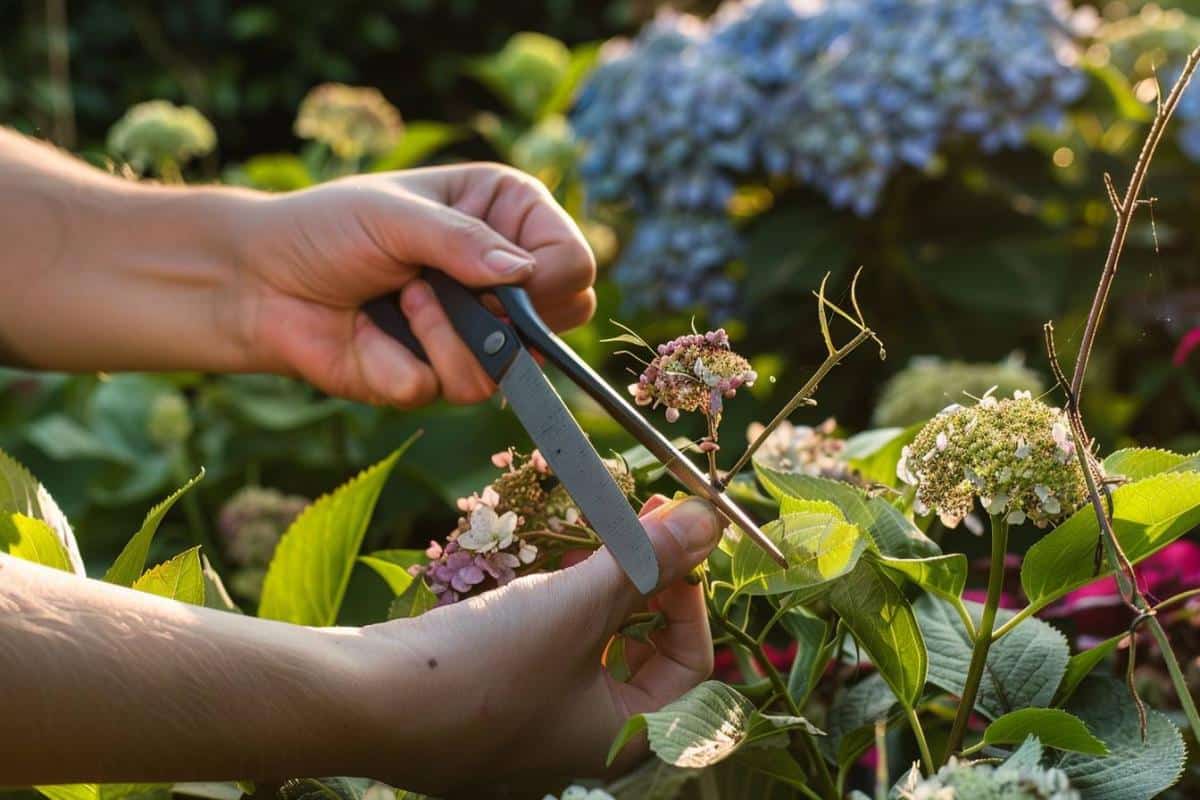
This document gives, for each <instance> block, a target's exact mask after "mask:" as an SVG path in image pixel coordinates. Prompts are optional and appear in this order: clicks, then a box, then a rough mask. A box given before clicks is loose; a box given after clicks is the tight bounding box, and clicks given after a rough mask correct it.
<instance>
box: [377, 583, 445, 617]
mask: <svg viewBox="0 0 1200 800" xmlns="http://www.w3.org/2000/svg"><path fill="white" fill-rule="evenodd" d="M437 600H438V599H437V595H436V594H434V593H433V590H432V589H430V588H429V587H428V586H427V585H426V584H425V581H423V580H421V581H416V580H414V581H412V582H411V583H409V584H408V588H407V589H405V590H404V591H403V592H401V593H400V594H398V595H396V599H395V600H393V601H392V605H391V606H390V607H389V608H388V619H408V618H409V617H419V616H421V615H422V614H424V613H425V612H426V611H428V610H429V609H431V608H435V607H436V606H437Z"/></svg>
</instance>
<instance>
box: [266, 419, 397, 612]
mask: <svg viewBox="0 0 1200 800" xmlns="http://www.w3.org/2000/svg"><path fill="white" fill-rule="evenodd" d="M412 441H413V440H412V439H410V440H409V441H408V442H407V443H405V444H404V445H402V446H401V447H400V449H399V450H396V451H395V452H393V453H392V454H391V455H390V456H388V457H387V458H385V459H384V460H383V461H380V462H379V463H378V464H376V465H375V466H373V467H370V468H368V469H366V470H364V471H363V472H361V473H359V475H358V476H357V477H355V478H354V479H352V480H350V481H349V482H347V483H345V484H343V485H342V486H340V487H339V488H338V489H336V490H335V491H334V492H333V493H332V494H328V495H325V496H323V497H321V498H319V499H318V500H317V501H316V502H314V503H312V504H311V505H310V506H308V508H306V509H305V510H304V511H303V512H301V514H300V516H299V517H297V518H296V520H295V522H293V523H292V524H291V526H290V527H289V528H288V529H287V532H286V533H284V534H283V538H281V539H280V540H279V546H278V547H276V548H275V556H274V558H272V559H271V565H270V566H269V567H268V568H267V576H266V578H265V579H264V581H263V593H262V601H261V603H260V604H259V608H258V615H259V616H260V617H265V618H266V619H277V620H280V621H282V622H293V623H295V624H297V625H314V626H318V627H323V626H329V625H333V624H334V623H335V622H337V615H338V609H340V608H341V605H342V597H343V596H345V594H346V585H347V584H348V583H349V582H350V573H351V572H352V571H353V569H354V561H355V558H356V556H357V555H358V548H359V547H360V546H361V545H362V540H363V535H364V534H366V532H367V525H368V523H370V521H371V513H372V512H373V511H374V510H375V503H376V501H377V500H378V499H379V493H380V492H381V491H383V485H384V484H385V483H386V482H387V479H388V476H389V475H390V474H391V471H392V467H393V466H395V464H396V461H397V459H399V458H400V455H401V454H402V453H403V452H404V450H405V449H406V448H407V447H408V446H409V445H410V444H411V443H412Z"/></svg>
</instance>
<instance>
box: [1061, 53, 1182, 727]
mask: <svg viewBox="0 0 1200 800" xmlns="http://www.w3.org/2000/svg"><path fill="white" fill-rule="evenodd" d="M1197 66H1200V48H1197V49H1196V50H1193V51H1192V53H1191V54H1190V55H1189V56H1188V58H1187V61H1186V62H1185V64H1184V67H1183V71H1182V72H1181V73H1180V76H1179V80H1177V81H1176V82H1175V85H1174V87H1172V89H1171V92H1170V94H1169V95H1167V97H1166V98H1165V99H1164V98H1163V97H1162V93H1161V91H1160V92H1159V93H1158V104H1157V110H1156V113H1155V115H1154V121H1153V122H1152V123H1151V125H1150V132H1149V133H1148V134H1147V135H1146V141H1145V143H1144V144H1143V145H1142V149H1141V152H1140V153H1139V154H1138V160H1137V163H1136V164H1135V165H1134V168H1133V174H1132V176H1131V177H1130V180H1129V185H1128V186H1127V187H1126V189H1125V195H1124V197H1123V198H1121V199H1119V200H1118V199H1117V198H1118V192H1117V190H1116V187H1115V185H1114V184H1113V181H1112V178H1111V176H1108V175H1106V176H1105V188H1106V190H1107V192H1108V197H1109V202H1111V203H1112V204H1113V207H1114V210H1115V211H1116V215H1117V221H1116V226H1115V228H1114V230H1113V237H1112V242H1111V243H1110V244H1109V249H1108V255H1107V257H1106V258H1105V262H1104V270H1103V272H1101V274H1100V282H1099V285H1098V286H1097V287H1096V295H1095V298H1094V299H1093V300H1092V307H1091V309H1090V310H1089V312H1088V318H1087V324H1086V326H1085V327H1084V331H1083V338H1082V340H1081V341H1080V344H1079V355H1078V356H1077V357H1076V359H1075V370H1074V373H1073V374H1072V376H1071V381H1070V383H1069V384H1068V383H1067V381H1066V376H1065V375H1064V374H1063V371H1062V367H1061V366H1060V364H1059V361H1058V354H1057V352H1056V351H1055V347H1054V326H1053V325H1052V324H1050V323H1047V325H1046V327H1045V335H1046V352H1047V355H1048V356H1049V359H1050V366H1051V369H1053V370H1054V374H1055V378H1056V379H1057V380H1058V382H1059V384H1060V385H1061V386H1062V387H1063V391H1064V392H1065V393H1066V404H1065V407H1066V413H1067V419H1068V420H1069V422H1070V425H1071V433H1072V435H1073V436H1074V437H1075V449H1076V452H1077V453H1078V455H1079V460H1080V466H1081V467H1082V469H1083V477H1084V481H1085V482H1086V483H1087V489H1088V497H1089V499H1090V501H1091V505H1092V510H1093V511H1094V512H1095V514H1096V520H1097V522H1099V525H1100V534H1101V536H1100V538H1101V542H1102V543H1103V546H1104V552H1105V555H1106V556H1107V558H1108V561H1109V563H1110V564H1112V566H1113V570H1114V572H1115V573H1116V578H1117V585H1118V586H1119V587H1120V590H1121V596H1122V598H1123V599H1124V600H1125V602H1126V604H1128V605H1129V606H1130V608H1131V609H1133V611H1134V612H1135V613H1136V614H1137V617H1136V618H1135V620H1134V623H1133V625H1131V626H1130V633H1131V634H1132V633H1134V632H1135V631H1136V628H1137V626H1138V625H1139V624H1145V625H1147V626H1148V627H1149V628H1150V632H1151V634H1152V635H1153V636H1154V639H1155V641H1156V642H1157V643H1158V646H1159V648H1160V649H1161V650H1162V654H1163V660H1164V661H1165V662H1166V665H1167V671H1168V672H1169V673H1170V675H1171V682H1172V684H1173V685H1174V688H1175V693H1176V694H1177V695H1178V697H1179V702H1180V705H1181V706H1182V707H1183V710H1184V713H1185V714H1186V715H1187V718H1188V723H1189V724H1190V725H1191V728H1192V733H1193V735H1194V736H1196V737H1197V738H1198V739H1200V713H1197V710H1196V704H1195V701H1194V700H1193V699H1192V696H1191V694H1190V692H1189V690H1188V686H1187V683H1186V681H1185V680H1184V677H1183V673H1182V671H1181V670H1180V669H1179V662H1178V659H1177V658H1176V656H1175V652H1174V650H1173V649H1172V647H1171V642H1170V640H1169V639H1168V638H1167V634H1166V631H1165V630H1163V627H1162V623H1160V622H1159V620H1158V618H1157V616H1156V615H1155V613H1154V609H1153V608H1152V607H1151V606H1150V604H1149V603H1148V602H1147V601H1146V598H1145V596H1144V595H1143V594H1142V592H1141V589H1140V588H1139V587H1138V582H1137V574H1136V572H1135V571H1134V568H1133V565H1132V564H1131V563H1130V562H1129V559H1128V557H1126V555H1125V553H1124V552H1123V551H1122V549H1121V544H1120V542H1119V541H1118V539H1117V537H1116V533H1115V532H1114V530H1113V527H1112V520H1111V511H1112V508H1111V506H1112V498H1111V496H1110V495H1108V494H1107V487H1105V489H1104V492H1105V493H1104V496H1103V498H1102V494H1101V489H1100V487H1101V486H1104V483H1103V481H1102V479H1101V474H1100V470H1099V467H1098V465H1097V463H1096V460H1095V457H1094V455H1093V453H1092V448H1091V439H1090V438H1089V437H1088V435H1087V430H1086V428H1085V427H1084V424H1083V414H1082V411H1081V410H1080V396H1081V395H1082V392H1083V380H1084V377H1085V376H1086V374H1087V366H1088V361H1089V359H1090V358H1091V354H1092V350H1093V348H1094V347H1095V344H1096V336H1097V333H1098V332H1099V330H1100V324H1101V322H1102V321H1103V318H1104V310H1105V308H1106V306H1107V305H1108V298H1109V295H1110V293H1111V291H1112V284H1113V281H1114V280H1115V278H1116V275H1117V267H1118V265H1119V264H1120V260H1121V254H1122V253H1123V252H1124V249H1125V242H1126V239H1127V238H1128V235H1129V228H1130V226H1131V225H1132V223H1133V218H1134V215H1135V214H1136V213H1137V210H1138V208H1140V207H1141V206H1143V205H1146V201H1144V200H1142V198H1141V193H1142V187H1143V186H1144V184H1145V182H1146V175H1147V173H1148V172H1149V170H1150V162H1151V161H1152V160H1153V158H1154V153H1155V151H1156V150H1157V149H1158V145H1159V143H1160V142H1161V141H1162V137H1163V134H1164V132H1165V131H1166V127H1167V123H1168V122H1169V121H1170V119H1171V116H1172V115H1173V114H1174V113H1175V109H1176V108H1177V107H1178V105H1179V100H1180V98H1181V97H1182V96H1183V92H1184V90H1185V89H1186V88H1187V85H1188V83H1189V82H1190V81H1191V79H1192V75H1193V74H1194V73H1195V72H1196V68H1197ZM1130 689H1131V691H1133V696H1134V700H1135V702H1136V703H1137V704H1138V712H1139V716H1140V717H1141V729H1142V736H1143V737H1145V735H1146V721H1145V713H1144V709H1143V707H1142V701H1141V698H1140V697H1138V696H1137V692H1136V691H1134V690H1133V686H1132V684H1131V686H1130Z"/></svg>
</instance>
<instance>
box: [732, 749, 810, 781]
mask: <svg viewBox="0 0 1200 800" xmlns="http://www.w3.org/2000/svg"><path fill="white" fill-rule="evenodd" d="M733 760H734V761H735V762H736V763H737V764H738V765H739V766H742V767H745V768H746V769H749V770H751V771H753V772H757V773H758V774H760V775H765V776H767V777H768V778H774V779H775V780H777V781H779V782H780V783H783V784H785V785H787V786H807V785H808V776H807V775H806V774H805V772H804V768H803V767H801V766H800V764H799V763H797V761H796V759H795V758H793V757H792V754H791V753H789V752H788V751H787V750H783V749H780V748H777V747H751V748H747V749H743V750H739V751H738V752H737V753H736V754H735V755H734V757H733Z"/></svg>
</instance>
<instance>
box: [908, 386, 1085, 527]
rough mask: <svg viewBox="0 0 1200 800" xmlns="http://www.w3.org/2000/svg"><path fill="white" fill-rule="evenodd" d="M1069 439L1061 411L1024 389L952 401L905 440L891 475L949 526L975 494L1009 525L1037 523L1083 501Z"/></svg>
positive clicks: (919, 504)
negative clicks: (968, 402)
mask: <svg viewBox="0 0 1200 800" xmlns="http://www.w3.org/2000/svg"><path fill="white" fill-rule="evenodd" d="M1075 447H1076V444H1075V441H1074V439H1073V437H1072V436H1071V429H1070V427H1069V426H1068V424H1067V417H1066V415H1065V414H1064V413H1063V411H1062V409H1059V408H1054V407H1052V406H1049V405H1047V404H1045V403H1043V402H1042V401H1041V400H1035V399H1034V398H1033V397H1032V396H1031V395H1030V393H1029V392H1021V391H1018V392H1015V393H1014V395H1013V397H1012V399H1003V400H997V399H996V398H995V396H994V395H993V394H991V393H990V392H989V393H988V394H985V395H984V397H983V398H982V399H981V400H980V401H979V402H978V403H977V404H975V405H972V406H960V405H957V404H956V405H952V406H950V407H948V408H946V409H943V411H942V412H941V413H939V414H938V415H937V416H936V417H934V418H933V419H931V420H930V421H929V423H928V424H926V425H925V427H924V428H922V429H921V431H920V433H918V434H917V436H916V438H915V439H913V441H912V444H910V445H908V446H906V447H905V448H904V450H903V451H902V453H901V457H900V461H899V463H897V465H896V474H897V476H899V478H900V479H901V480H902V481H904V482H905V483H908V484H909V485H911V486H915V487H917V511H918V512H919V513H928V512H929V511H934V512H936V513H937V514H938V515H939V516H940V517H941V519H942V522H943V523H945V524H946V525H948V526H950V527H954V526H955V525H957V524H958V523H959V522H960V521H961V520H962V519H963V517H965V516H966V515H967V514H968V513H970V511H971V509H972V508H973V506H974V502H975V498H977V497H978V498H979V500H980V502H981V503H982V504H983V507H984V509H986V510H987V512H988V513H989V514H991V515H993V516H1002V517H1004V518H1005V519H1006V520H1007V521H1008V522H1009V523H1010V524H1013V525H1019V524H1021V523H1022V522H1024V521H1025V520H1026V519H1028V520H1030V521H1031V522H1033V523H1034V524H1035V525H1037V526H1038V527H1039V528H1044V527H1047V526H1048V525H1053V524H1056V523H1058V522H1059V521H1061V520H1063V519H1065V518H1066V517H1067V516H1069V515H1070V514H1072V513H1074V512H1075V511H1076V510H1077V509H1078V508H1079V507H1080V506H1082V505H1083V504H1084V502H1086V500H1087V496H1088V495H1087V486H1086V485H1085V483H1084V480H1083V471H1082V470H1081V469H1080V466H1079V461H1078V458H1077V456H1076V452H1075Z"/></svg>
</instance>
